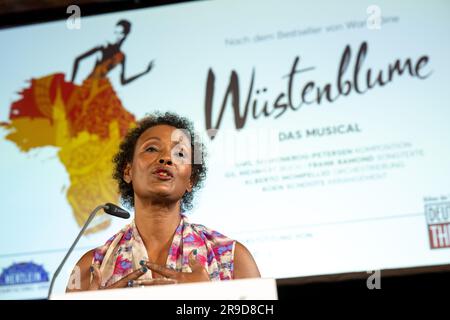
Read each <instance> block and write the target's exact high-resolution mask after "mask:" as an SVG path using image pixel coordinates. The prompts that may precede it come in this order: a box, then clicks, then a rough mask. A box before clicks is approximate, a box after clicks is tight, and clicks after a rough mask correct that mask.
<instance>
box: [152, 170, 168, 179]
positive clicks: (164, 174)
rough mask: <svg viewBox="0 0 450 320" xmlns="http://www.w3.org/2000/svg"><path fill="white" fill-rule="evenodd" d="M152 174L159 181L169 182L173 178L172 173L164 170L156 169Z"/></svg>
mask: <svg viewBox="0 0 450 320" xmlns="http://www.w3.org/2000/svg"><path fill="white" fill-rule="evenodd" d="M153 174H154V175H155V176H156V177H157V178H158V179H160V180H170V179H172V178H173V175H172V173H171V172H170V171H168V170H164V169H157V170H155V171H154V172H153Z"/></svg>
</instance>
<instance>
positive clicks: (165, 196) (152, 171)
mask: <svg viewBox="0 0 450 320" xmlns="http://www.w3.org/2000/svg"><path fill="white" fill-rule="evenodd" d="M191 163H192V162H191V143H190V140H189V138H188V136H187V135H186V134H184V132H183V131H182V130H179V129H177V128H175V127H172V126H169V125H157V126H154V127H151V128H149V129H147V130H146V131H144V133H142V134H141V136H140V137H139V139H138V140H137V143H136V146H135V149H134V156H133V162H132V163H131V164H128V165H127V167H126V168H125V172H124V180H125V181H126V182H128V183H129V182H131V183H132V184H133V189H134V201H135V203H136V202H138V201H139V200H140V201H143V202H146V200H151V202H153V203H161V202H162V203H170V202H176V201H178V200H180V199H181V198H182V197H183V195H184V193H185V192H186V191H189V192H190V191H191V190H192V183H191V172H192V171H191V170H192V168H191Z"/></svg>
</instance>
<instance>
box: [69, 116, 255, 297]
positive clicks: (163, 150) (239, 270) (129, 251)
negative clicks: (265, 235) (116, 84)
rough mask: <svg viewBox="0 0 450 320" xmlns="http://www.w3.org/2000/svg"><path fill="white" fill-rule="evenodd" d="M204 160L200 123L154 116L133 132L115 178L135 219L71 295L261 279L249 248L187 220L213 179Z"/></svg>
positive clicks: (93, 259)
mask: <svg viewBox="0 0 450 320" xmlns="http://www.w3.org/2000/svg"><path fill="white" fill-rule="evenodd" d="M196 153H197V155H198V154H199V155H200V158H201V161H197V158H198V157H197V156H195V157H194V155H195V154H196ZM204 154H205V151H204V145H203V144H202V143H201V142H200V141H196V140H195V135H194V128H193V125H192V123H191V122H190V121H189V120H188V119H186V118H183V117H180V116H178V115H176V114H173V113H168V112H166V113H165V114H161V113H155V114H153V115H150V116H147V117H145V118H144V119H142V120H141V121H140V122H138V123H137V126H136V127H134V128H133V129H131V131H130V132H128V134H127V135H126V137H125V138H124V140H123V141H122V143H121V145H120V148H119V151H118V153H117V154H116V155H115V157H114V160H113V161H114V165H115V168H114V173H113V177H114V179H115V180H116V181H117V183H118V187H119V193H120V196H121V199H122V201H123V203H124V204H125V205H127V206H129V207H132V208H134V212H135V218H134V220H133V221H132V222H131V223H130V224H129V225H127V226H125V227H124V228H123V229H122V230H120V231H119V232H118V233H116V234H115V235H113V236H112V237H111V238H110V239H109V240H108V241H107V242H106V243H105V244H104V245H103V246H101V247H98V248H96V249H93V250H91V251H89V252H87V253H86V254H84V255H83V256H82V257H81V259H80V260H79V261H78V263H77V265H76V268H78V270H79V274H80V276H81V281H80V285H81V288H77V289H74V288H69V287H67V292H71V291H79V290H98V289H109V288H123V287H134V286H142V285H155V284H168V283H187V282H200V281H220V280H231V279H240V278H253V277H260V274H259V271H258V267H257V265H256V263H255V261H254V259H253V257H252V255H251V254H250V252H249V251H248V250H247V249H246V248H245V247H244V246H243V245H242V244H240V243H239V242H237V241H235V240H232V239H230V238H228V237H226V236H224V235H222V234H221V233H219V232H217V231H214V230H211V229H209V228H207V227H205V226H203V225H199V224H193V223H190V222H189V221H188V219H187V217H186V215H185V212H186V211H187V210H190V209H192V200H193V197H194V194H195V192H196V191H197V190H198V189H199V188H201V186H202V182H203V181H204V179H205V177H206V165H205V162H204V159H203V158H204V157H203V156H204ZM194 159H195V160H196V161H194ZM197 162H200V163H197ZM223 218H225V217H223ZM218 221H220V220H219V219H218Z"/></svg>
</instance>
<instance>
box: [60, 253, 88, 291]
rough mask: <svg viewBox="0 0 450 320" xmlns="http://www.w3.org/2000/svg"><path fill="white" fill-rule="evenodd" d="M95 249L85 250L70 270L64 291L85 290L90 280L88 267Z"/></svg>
mask: <svg viewBox="0 0 450 320" xmlns="http://www.w3.org/2000/svg"><path fill="white" fill-rule="evenodd" d="M94 251H95V249H92V250H89V251H88V252H86V253H85V254H84V255H83V256H82V257H81V258H80V260H78V262H77V264H76V265H75V267H74V268H73V270H72V274H71V276H70V279H69V283H68V284H67V288H66V292H73V291H80V290H87V289H88V288H89V283H90V280H91V273H90V270H89V269H90V267H91V264H92V259H93V257H94Z"/></svg>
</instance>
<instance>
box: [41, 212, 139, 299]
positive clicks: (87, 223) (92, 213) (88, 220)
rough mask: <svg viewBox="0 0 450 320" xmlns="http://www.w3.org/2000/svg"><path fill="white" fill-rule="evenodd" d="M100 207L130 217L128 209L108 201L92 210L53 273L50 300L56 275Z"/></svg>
mask: <svg viewBox="0 0 450 320" xmlns="http://www.w3.org/2000/svg"><path fill="white" fill-rule="evenodd" d="M100 209H103V210H104V211H105V212H106V213H107V214H109V215H112V216H115V217H119V218H123V219H128V218H129V217H130V214H129V213H128V211H126V210H124V209H122V208H120V207H118V206H116V205H115V204H112V203H106V204H103V205H99V206H98V207H96V208H95V209H94V210H93V211H92V212H91V214H90V215H89V217H88V218H87V220H86V222H85V223H84V226H83V228H81V230H80V232H79V233H78V236H77V238H76V239H75V241H74V242H73V243H72V246H71V247H70V249H69V251H67V253H66V255H65V256H64V258H63V260H62V261H61V263H60V264H59V266H58V268H57V269H56V271H55V274H54V275H53V278H52V281H51V282H50V287H49V289H48V295H47V299H48V300H50V296H51V294H52V291H53V286H54V284H55V280H56V277H58V275H59V273H60V272H61V270H62V268H63V266H64V264H65V263H66V260H67V258H68V257H69V255H70V254H71V253H72V251H73V249H74V248H75V245H76V244H77V243H78V241H79V240H80V238H81V236H82V235H83V233H84V231H85V230H86V228H87V227H88V225H89V224H90V223H91V221H92V220H93V219H94V217H95V215H96V214H97V212H98V211H99V210H100Z"/></svg>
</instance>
